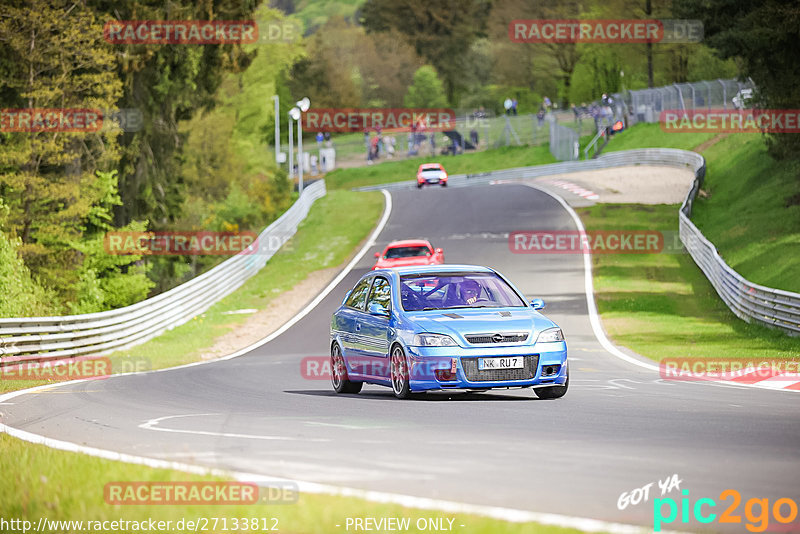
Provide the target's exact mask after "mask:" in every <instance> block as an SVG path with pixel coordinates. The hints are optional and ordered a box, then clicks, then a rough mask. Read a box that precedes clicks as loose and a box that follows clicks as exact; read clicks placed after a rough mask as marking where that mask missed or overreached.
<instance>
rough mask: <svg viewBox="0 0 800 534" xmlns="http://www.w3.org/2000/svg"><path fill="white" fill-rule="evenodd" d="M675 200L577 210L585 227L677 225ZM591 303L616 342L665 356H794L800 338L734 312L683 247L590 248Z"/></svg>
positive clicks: (665, 228) (653, 355)
mask: <svg viewBox="0 0 800 534" xmlns="http://www.w3.org/2000/svg"><path fill="white" fill-rule="evenodd" d="M678 207H679V206H678V205H677V204H675V205H667V204H662V205H655V206H652V205H648V206H645V205H639V204H598V205H595V206H592V207H588V208H581V209H579V210H577V211H578V213H579V215H580V217H581V220H582V221H583V223H584V225H585V226H586V229H587V230H619V229H625V230H654V231H664V232H675V231H677V229H678V223H677V220H678V217H677V213H678ZM592 264H593V270H594V287H595V298H596V300H597V308H598V311H599V312H600V315H601V317H602V321H603V326H604V327H605V329H606V331H607V332H608V334H609V335H610V337H611V338H612V339H613V340H614V342H615V343H617V344H619V345H623V346H626V347H628V348H630V349H632V350H634V351H635V352H637V353H638V354H641V355H642V356H646V357H648V358H651V359H653V360H656V361H660V360H661V359H663V358H665V357H689V358H717V359H720V358H736V357H742V358H745V359H747V360H748V361H753V360H759V361H760V360H772V359H794V360H797V359H798V358H800V343H798V340H797V339H796V338H791V337H788V336H786V335H785V334H784V333H783V332H781V331H779V330H773V329H770V328H766V327H763V326H759V325H754V324H748V323H746V322H744V321H742V320H741V319H739V318H738V317H736V316H735V315H734V314H733V313H732V312H731V311H730V310H728V308H727V307H726V306H725V304H724V303H723V302H722V300H721V299H720V298H719V296H718V295H717V293H716V292H715V291H714V288H713V287H712V286H711V283H710V282H709V281H708V280H707V279H706V277H705V275H703V273H702V271H700V269H699V268H698V267H697V265H695V263H694V261H693V260H692V258H691V256H689V255H688V254H667V253H662V254H595V255H593V256H592Z"/></svg>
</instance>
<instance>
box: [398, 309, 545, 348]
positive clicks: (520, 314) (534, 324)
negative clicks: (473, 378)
mask: <svg viewBox="0 0 800 534" xmlns="http://www.w3.org/2000/svg"><path fill="white" fill-rule="evenodd" d="M407 317H408V320H409V321H410V322H412V323H413V324H415V325H417V327H418V328H419V330H420V331H425V332H431V333H435V334H447V335H449V336H450V337H452V338H453V339H455V340H456V341H457V342H458V343H459V344H461V345H464V346H468V345H469V344H468V343H467V341H466V339H465V338H464V335H466V334H496V333H504V332H527V333H529V334H530V333H531V332H533V334H532V335H530V337H529V338H528V339H527V341H526V343H530V342H531V341H533V340H534V339H535V336H537V335H538V333H539V332H541V331H542V330H546V329H548V328H553V327H555V326H557V325H556V324H555V323H554V322H553V321H551V320H550V319H548V318H547V317H545V316H544V315H542V314H541V313H539V312H537V311H536V310H534V309H532V308H477V309H468V308H456V309H453V310H430V311H423V312H412V313H410V314H408V316H407ZM502 345H503V343H498V344H497V345H496V346H502Z"/></svg>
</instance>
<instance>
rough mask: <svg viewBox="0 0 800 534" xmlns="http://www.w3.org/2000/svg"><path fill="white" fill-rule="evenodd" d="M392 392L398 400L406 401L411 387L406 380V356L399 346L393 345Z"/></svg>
mask: <svg viewBox="0 0 800 534" xmlns="http://www.w3.org/2000/svg"><path fill="white" fill-rule="evenodd" d="M390 365H391V372H390V378H391V379H392V391H393V392H394V396H395V397H397V398H398V399H407V398H408V397H410V396H411V386H410V385H409V380H408V364H407V363H406V355H405V353H404V352H403V348H402V347H401V346H400V345H395V347H394V348H393V349H392V358H391V364H390Z"/></svg>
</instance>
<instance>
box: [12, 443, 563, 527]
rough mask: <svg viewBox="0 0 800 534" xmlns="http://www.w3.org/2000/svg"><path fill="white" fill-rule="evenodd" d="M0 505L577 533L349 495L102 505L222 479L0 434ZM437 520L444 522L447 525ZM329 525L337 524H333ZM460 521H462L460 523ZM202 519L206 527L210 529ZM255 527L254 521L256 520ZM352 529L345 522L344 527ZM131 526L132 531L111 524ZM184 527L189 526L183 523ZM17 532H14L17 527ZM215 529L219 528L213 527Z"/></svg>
mask: <svg viewBox="0 0 800 534" xmlns="http://www.w3.org/2000/svg"><path fill="white" fill-rule="evenodd" d="M0 450H2V451H3V454H0V472H2V473H3V482H2V484H0V509H1V510H2V511H3V512H2V518H3V519H5V520H7V521H8V520H10V519H24V520H28V521H31V522H33V525H34V526H33V527H32V528H34V529H35V528H36V524H37V522H38V521H39V518H41V517H46V518H47V519H49V520H51V521H52V520H56V521H60V520H64V521H67V520H76V521H81V520H82V521H106V520H108V521H113V520H120V519H122V520H126V521H145V522H146V521H148V520H149V519H150V518H152V519H154V520H156V521H159V520H163V521H167V520H171V521H172V522H173V523H172V524H173V527H172V529H169V530H168V531H169V532H177V529H175V526H174V525H175V524H176V522H177V521H179V520H180V519H187V520H197V519H198V518H202V517H205V518H214V517H216V518H220V521H219V523H218V525H222V522H221V518H227V526H228V529H229V530H231V529H232V528H233V526H232V521H233V518H240V521H241V518H270V519H269V520H268V522H267V525H268V526H270V527H271V526H272V525H273V521H272V520H271V518H277V519H278V523H277V527H278V528H277V531H278V532H295V533H319V532H337V531H342V532H345V531H346V530H345V520H346V518H348V517H359V518H364V517H375V518H381V517H407V518H410V519H411V528H410V529H409V530H408V532H427V531H420V530H418V529H417V528H415V525H416V521H417V519H418V518H444V519H445V520H446V519H448V518H449V519H454V521H453V530H454V531H457V532H469V533H470V534H484V533H486V534H489V533H501V534H502V533H519V534H539V533H546V532H556V533H566V532H578V531H576V530H571V529H561V528H555V527H551V526H543V525H538V524H534V523H523V524H519V523H509V522H505V521H498V520H496V519H488V518H483V517H477V516H472V515H467V514H447V513H444V512H436V511H430V510H421V509H414V508H404V507H402V506H399V505H395V504H379V503H373V502H369V501H366V500H363V499H358V498H353V497H331V496H325V495H313V494H300V495H299V498H298V499H297V500H296V501H295V502H289V503H282V504H251V505H214V504H211V505H205V506H198V505H192V506H187V505H180V504H173V505H151V504H146V505H111V504H106V502H105V500H104V494H103V490H104V487H105V485H106V484H107V483H109V482H201V481H225V479H223V478H219V477H208V476H197V475H189V474H186V473H183V472H180V471H173V470H167V469H151V468H148V467H142V466H138V465H133V464H126V463H121V462H112V461H108V460H102V459H98V458H93V457H90V456H85V455H82V454H76V453H72V452H64V451H57V450H53V449H49V448H47V447H44V446H42V445H33V444H29V443H26V442H23V441H21V440H18V439H16V438H12V437H10V436H8V435H6V434H0ZM447 524H448V523H447V521H445V525H447ZM336 525H341V526H340V527H337V526H336ZM461 525H464V526H463V527H461ZM211 526H212V524H211V523H209V524H208V527H209V531H212V532H213V530H211V529H210V527H211ZM259 528H261V525H260V524H259ZM351 530H352V527H351ZM58 531H59V532H79V530H77V529H74V528H73V529H67V528H65V529H60V530H58ZM115 531H116V532H131V531H133V530H115ZM184 531H186V532H189V531H191V529H184ZM20 532H21V530H20ZM216 532H223V530H221V527H220V528H218V529H217V530H216Z"/></svg>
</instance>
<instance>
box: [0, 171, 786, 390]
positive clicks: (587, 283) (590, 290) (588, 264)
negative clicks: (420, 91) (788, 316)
mask: <svg viewBox="0 0 800 534" xmlns="http://www.w3.org/2000/svg"><path fill="white" fill-rule="evenodd" d="M514 183H517V184H519V185H524V186H527V187H530V188H532V189H536V190H537V191H541V192H542V193H545V194H546V195H549V196H550V197H552V198H554V199H555V200H557V201H558V203H559V204H561V206H562V207H563V208H564V209H565V210H566V211H567V213H569V214H570V216H571V217H572V220H573V222H574V223H575V226H576V227H577V228H578V231H579V232H581V233H586V228H585V227H584V226H583V222H582V221H581V218H580V217H579V216H578V214H577V213H576V212H575V210H574V209H572V206H570V205H569V204H567V202H566V201H565V200H564V199H563V198H561V197H560V196H558V195H556V194H554V193H551V192H550V191H547V190H546V189H543V188H541V187H537V186H536V185H535V184H531V183H526V182H514ZM583 273H584V292H585V293H586V303H587V306H588V309H589V322H590V323H591V325H592V331H593V332H594V336H595V337H596V338H597V341H599V342H600V345H602V346H603V348H604V349H606V351H607V352H608V353H609V354H611V355H612V356H616V357H617V358H619V359H621V360H624V361H626V362H628V363H632V364H633V365H636V366H639V367H642V368H644V369H648V370H650V371H657V372H659V373H660V371H661V368H660V367H659V366H658V365H656V364H653V363H649V362H644V361H642V360H639V359H637V358H634V357H632V356H630V355H628V354H625V353H624V352H622V351H621V350H619V349H618V348H617V347H616V346H615V345H614V344H613V343H612V342H611V340H609V339H608V337H607V336H606V332H605V330H603V325H602V324H601V323H600V315H599V314H598V313H597V304H596V303H595V301H594V281H593V278H592V253H591V252H590V251H588V250H584V251H583ZM689 383H691V384H706V385H712V386H718V387H746V388H756V389H766V390H771V391H786V392H788V393H797V392H798V391H797V390H788V389H781V388H779V387H777V386H775V385H774V384H773V385H770V383H769V382H767V383H761V382H757V383H754V384H743V383H739V382H733V381H726V380H698V381H689ZM0 400H2V399H0Z"/></svg>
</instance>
